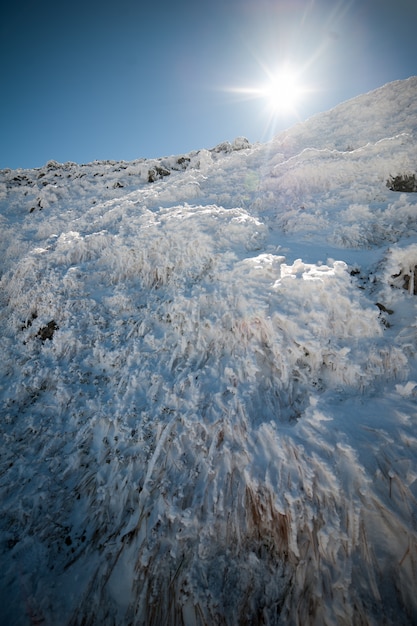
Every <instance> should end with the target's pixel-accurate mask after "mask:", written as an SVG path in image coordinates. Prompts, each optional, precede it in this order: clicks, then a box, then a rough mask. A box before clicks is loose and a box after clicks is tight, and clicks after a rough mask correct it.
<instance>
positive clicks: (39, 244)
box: [0, 77, 417, 626]
mask: <svg viewBox="0 0 417 626" xmlns="http://www.w3.org/2000/svg"><path fill="white" fill-rule="evenodd" d="M416 174H417V78H415V77H413V78H410V79H408V80H405V81H398V82H394V83H390V84H388V85H386V86H384V87H382V88H381V89H378V90H376V91H374V92H371V93H369V94H365V95H363V96H360V97H358V98H355V99H353V100H351V101H348V102H346V103H343V104H341V105H340V106H338V107H336V108H335V109H333V110H331V111H328V112H326V113H322V114H320V115H317V116H315V117H313V118H311V119H310V120H308V121H306V122H304V123H300V124H298V125H296V126H294V127H293V128H290V129H289V130H287V131H286V132H284V133H281V134H280V135H278V136H277V137H276V138H275V139H274V140H273V141H271V142H269V143H267V144H257V145H250V144H249V143H248V142H247V141H246V140H245V139H243V138H239V139H237V140H235V141H234V142H232V143H227V142H226V143H224V144H222V145H220V146H217V147H216V148H213V149H211V150H200V151H198V152H194V153H191V154H187V155H179V156H175V157H167V158H161V159H159V160H152V161H150V160H137V161H133V162H113V161H106V162H94V163H89V164H85V165H77V164H75V163H64V164H59V163H56V162H53V161H51V162H49V163H47V164H46V165H45V166H44V167H42V168H40V169H35V170H14V171H12V170H3V171H1V172H0V209H1V213H0V220H1V238H0V259H1V266H0V276H1V278H0V280H1V289H0V304H1V306H0V316H1V317H0V323H1V339H0V341H1V361H0V406H1V409H0V410H1V419H0V446H1V452H0V502H1V515H0V554H1V557H0V558H1V585H0V622H1V624H4V625H6V624H7V625H8V626H13V625H17V626H23V625H26V624H47V625H65V626H81V625H106V626H107V625H117V626H119V625H122V626H124V625H126V626H127V625H133V624H135V625H145V624H146V625H152V626H160V625H162V624H167V625H173V626H177V625H178V626H179V625H185V626H194V625H196V626H203V625H208V626H209V625H212V624H225V625H228V626H235V625H244V624H251V625H255V624H265V625H292V624H294V625H300V626H305V625H323V624H327V625H334V624H358V625H359V624H361V625H368V624H369V625H372V626H377V625H378V626H379V625H380V624H401V625H402V626H406V625H407V624H410V625H411V624H416V623H417V595H416V592H415V590H416V585H417V580H416V573H417V502H416V498H417V403H416V398H417V364H416V350H417V318H416V312H417V295H416V294H417V193H413V192H412V189H411V188H410V190H408V191H406V192H401V191H394V190H392V187H393V184H392V183H393V181H397V182H398V181H399V180H405V181H408V183H409V182H410V181H413V180H415V176H416ZM390 187H391V188H390ZM411 187H412V185H411Z"/></svg>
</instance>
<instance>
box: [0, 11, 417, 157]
mask: <svg viewBox="0 0 417 626" xmlns="http://www.w3.org/2000/svg"><path fill="white" fill-rule="evenodd" d="M416 23H417V2H416V0H396V1H395V3H393V2H392V0H340V1H339V0H333V1H332V0H251V1H249V0H209V1H208V0H194V1H193V2H192V1H191V0H176V1H175V2H174V1H171V2H167V1H165V0H157V1H156V2H146V0H145V1H144V0H135V1H133V0H117V2H109V1H108V0H101V1H100V2H98V1H97V0H84V1H83V2H81V1H80V0H73V1H72V2H71V3H63V4H60V3H56V2H51V1H50V0H45V1H44V2H42V1H41V2H33V1H30V2H28V1H23V2H18V3H8V4H7V5H5V6H4V7H3V8H2V16H1V19H0V52H1V66H0V85H1V99H0V168H6V167H10V168H13V169H14V168H18V167H24V168H31V167H40V166H42V165H44V164H45V163H46V162H47V161H48V160H51V159H54V160H56V161H59V162H66V161H75V162H77V163H86V162H89V161H93V160H95V159H114V160H119V159H123V160H132V159H136V158H140V157H162V156H168V155H172V154H182V153H186V152H189V151H191V150H195V149H200V148H211V147H213V146H215V145H216V144H218V143H219V142H221V141H225V140H229V141H232V140H233V139H234V138H235V137H237V136H242V135H243V136H245V137H247V138H248V139H249V141H251V142H255V141H266V140H267V139H269V138H270V137H271V136H273V134H276V133H277V132H278V131H280V130H283V129H284V128H287V127H289V126H292V125H293V124H294V123H295V122H296V121H298V120H304V119H307V118H308V117H311V116H312V115H314V114H315V113H319V112H321V111H325V110H328V109H329V108H331V107H333V106H335V105H337V104H339V103H340V102H342V101H344V100H347V99H349V98H351V97H354V96H356V95H359V94H361V93H364V92H367V91H370V90H371V89H375V88H377V87H380V86H382V85H383V84H385V83H387V82H390V81H392V80H397V79H402V78H408V77H409V76H412V75H416V74H417V37H416V30H415V29H416ZM283 63H290V64H291V65H292V67H294V68H296V69H297V71H298V72H299V75H298V80H299V82H301V83H302V86H305V87H308V89H309V91H308V92H307V93H306V94H305V96H304V98H303V99H302V100H301V101H300V102H299V103H298V106H297V110H296V111H295V112H293V113H291V114H285V115H284V114H280V115H277V116H276V117H275V118H274V119H271V116H270V112H269V111H267V110H266V103H265V101H264V100H263V99H262V98H250V97H248V95H247V94H246V92H245V90H248V91H249V90H250V89H251V88H256V87H257V86H258V85H259V84H262V83H264V82H265V80H266V79H267V75H268V73H270V72H274V71H275V69H276V68H278V67H279V66H280V65H281V64H283Z"/></svg>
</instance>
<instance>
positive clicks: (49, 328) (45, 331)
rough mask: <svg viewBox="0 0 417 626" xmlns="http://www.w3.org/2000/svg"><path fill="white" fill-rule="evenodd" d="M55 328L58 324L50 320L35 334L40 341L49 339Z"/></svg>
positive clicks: (56, 328)
mask: <svg viewBox="0 0 417 626" xmlns="http://www.w3.org/2000/svg"><path fill="white" fill-rule="evenodd" d="M56 330H58V325H57V324H56V322H55V321H54V320H51V321H50V322H48V323H47V325H46V326H42V328H40V329H39V330H38V333H37V335H36V336H37V337H39V338H40V339H41V340H42V341H46V340H47V339H49V340H51V339H52V337H53V336H54V332H55V331H56Z"/></svg>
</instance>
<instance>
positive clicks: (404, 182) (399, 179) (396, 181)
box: [387, 174, 417, 193]
mask: <svg viewBox="0 0 417 626" xmlns="http://www.w3.org/2000/svg"><path fill="white" fill-rule="evenodd" d="M387 187H388V189H391V191H401V192H405V193H411V192H415V191H417V179H416V175H415V174H399V175H398V176H391V177H390V178H389V179H388V180H387Z"/></svg>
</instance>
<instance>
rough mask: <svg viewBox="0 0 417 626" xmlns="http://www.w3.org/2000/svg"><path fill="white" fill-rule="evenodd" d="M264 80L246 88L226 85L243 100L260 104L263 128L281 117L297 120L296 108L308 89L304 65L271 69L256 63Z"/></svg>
mask: <svg viewBox="0 0 417 626" xmlns="http://www.w3.org/2000/svg"><path fill="white" fill-rule="evenodd" d="M260 67H261V70H262V73H263V74H264V81H262V82H259V83H258V84H257V85H256V84H255V85H252V86H247V87H237V88H236V87H235V88H228V89H227V91H230V92H232V93H235V94H239V97H241V98H243V99H257V100H260V102H261V103H263V109H264V111H263V115H264V119H265V128H266V129H275V128H276V127H277V125H278V124H279V120H280V119H281V118H297V119H300V109H301V108H302V105H303V103H304V102H305V99H306V98H307V97H308V94H309V92H311V89H310V88H309V87H308V86H307V84H306V82H305V69H306V68H305V67H304V68H303V67H296V66H292V65H290V64H289V63H283V64H282V65H280V66H278V67H275V68H273V69H272V68H271V67H268V66H266V65H265V64H262V63H260Z"/></svg>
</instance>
